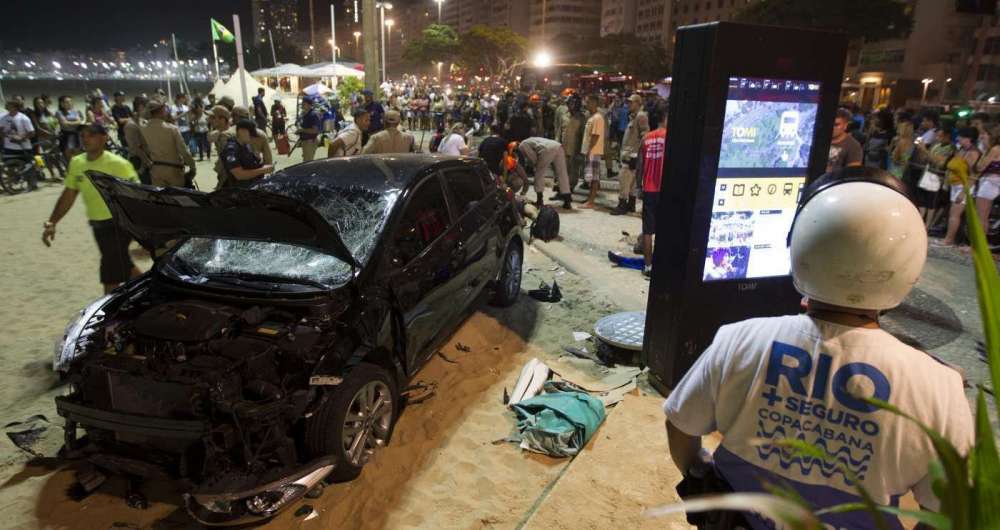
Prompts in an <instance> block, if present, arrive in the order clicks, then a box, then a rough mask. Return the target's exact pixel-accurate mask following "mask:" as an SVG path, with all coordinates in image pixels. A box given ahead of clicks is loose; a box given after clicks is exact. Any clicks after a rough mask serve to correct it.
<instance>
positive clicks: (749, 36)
mask: <svg viewBox="0 0 1000 530" xmlns="http://www.w3.org/2000/svg"><path fill="white" fill-rule="evenodd" d="M675 50H676V52H675V58H674V70H673V71H674V74H673V83H672V87H671V94H670V110H669V112H670V118H669V123H668V133H667V138H668V140H667V158H666V161H665V162H664V163H665V166H664V177H663V186H662V189H661V192H660V195H661V197H660V202H659V210H658V211H657V213H656V215H657V223H656V227H657V231H656V239H655V249H654V255H653V275H652V279H651V285H650V291H649V301H648V305H647V309H646V327H645V337H644V343H643V361H644V364H645V365H646V366H648V367H649V369H650V376H651V377H650V379H651V382H652V383H653V385H654V386H656V387H657V388H658V389H659V390H660V391H661V392H664V393H666V392H668V391H669V390H670V389H671V388H673V387H674V386H676V384H677V383H678V382H679V381H680V379H681V378H682V377H683V376H684V374H685V373H686V372H687V370H688V369H689V368H690V367H691V365H692V364H693V363H694V361H695V360H696V359H697V357H698V356H699V355H700V354H701V352H702V351H703V350H704V349H705V348H706V347H707V346H708V345H709V344H710V343H711V340H712V337H713V336H714V335H715V331H716V330H717V329H718V328H719V327H720V326H721V325H723V324H726V323H731V322H737V321H740V320H744V319H747V318H753V317H763V316H773V315H782V314H792V313H795V312H796V311H798V309H799V305H800V300H801V297H800V296H799V295H798V294H797V293H796V292H795V289H794V287H793V285H792V281H791V276H790V274H789V273H790V255H789V250H788V247H787V236H788V231H789V228H790V227H791V224H792V220H793V219H794V216H795V209H796V207H797V204H798V199H799V196H800V194H801V192H802V189H803V187H804V186H805V185H806V183H807V182H809V181H811V180H812V179H815V178H816V177H818V176H819V175H821V174H822V173H823V172H824V170H825V168H826V160H827V154H828V152H829V145H830V136H831V134H832V128H833V117H834V114H835V113H836V107H837V101H838V97H839V92H840V81H841V79H842V78H841V76H842V75H843V66H844V59H845V54H846V39H845V37H843V36H842V35H839V34H833V33H827V32H817V31H807V30H797V29H785V28H773V27H761V26H751V25H745V24H733V23H727V22H718V23H712V24H705V25H700V26H689V27H684V28H681V29H680V30H678V32H677V41H676V48H675Z"/></svg>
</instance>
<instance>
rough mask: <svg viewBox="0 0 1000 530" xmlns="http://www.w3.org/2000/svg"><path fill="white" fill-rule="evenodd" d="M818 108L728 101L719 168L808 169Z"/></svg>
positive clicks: (772, 102) (767, 102)
mask: <svg viewBox="0 0 1000 530" xmlns="http://www.w3.org/2000/svg"><path fill="white" fill-rule="evenodd" d="M816 108H817V105H816V104H815V103H795V102H790V101H747V100H729V101H727V102H726V117H725V124H724V125H723V129H722V131H723V132H722V148H721V149H720V153H719V167H720V168H781V167H787V168H793V167H808V166H809V152H810V150H811V148H812V136H813V128H814V127H815V125H816Z"/></svg>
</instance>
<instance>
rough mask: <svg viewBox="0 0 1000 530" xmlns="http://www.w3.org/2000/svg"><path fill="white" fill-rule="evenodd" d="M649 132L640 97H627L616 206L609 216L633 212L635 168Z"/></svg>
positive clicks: (634, 95) (647, 117)
mask: <svg viewBox="0 0 1000 530" xmlns="http://www.w3.org/2000/svg"><path fill="white" fill-rule="evenodd" d="M648 132H649V116H648V115H647V114H646V111H644V110H642V96H640V95H639V94H632V95H631V96H629V97H628V125H626V126H625V132H624V133H623V134H622V140H621V163H622V167H621V172H620V173H619V174H618V175H619V176H618V206H616V207H615V208H614V209H613V210H611V215H624V214H626V213H632V212H635V190H636V186H635V166H636V163H637V162H638V160H639V149H640V148H641V147H642V138H643V137H644V136H646V133H648Z"/></svg>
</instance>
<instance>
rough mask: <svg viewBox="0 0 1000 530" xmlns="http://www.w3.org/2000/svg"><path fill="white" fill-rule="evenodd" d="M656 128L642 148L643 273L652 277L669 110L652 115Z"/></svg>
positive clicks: (662, 110)
mask: <svg viewBox="0 0 1000 530" xmlns="http://www.w3.org/2000/svg"><path fill="white" fill-rule="evenodd" d="M649 122H650V123H654V124H656V129H654V130H652V131H649V132H648V133H646V136H644V137H643V139H642V146H641V147H640V148H639V158H640V159H641V162H640V164H641V166H642V173H641V176H642V255H643V258H645V262H646V263H645V265H644V266H643V267H642V273H643V274H644V275H646V276H649V275H650V273H651V272H652V270H653V234H654V233H656V209H657V203H658V202H659V199H660V181H661V180H662V179H663V161H664V160H665V159H666V154H667V109H665V108H662V107H661V108H657V109H656V110H654V111H653V112H652V113H650V116H649Z"/></svg>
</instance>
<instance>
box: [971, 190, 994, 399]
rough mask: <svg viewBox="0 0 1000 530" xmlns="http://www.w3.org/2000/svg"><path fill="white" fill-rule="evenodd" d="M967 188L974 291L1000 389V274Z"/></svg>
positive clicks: (988, 353) (992, 370)
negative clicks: (974, 272) (977, 294)
mask: <svg viewBox="0 0 1000 530" xmlns="http://www.w3.org/2000/svg"><path fill="white" fill-rule="evenodd" d="M966 184H968V183H966ZM969 188H970V186H968V185H966V186H965V224H966V227H967V229H968V234H969V244H970V245H972V265H973V267H974V268H975V270H976V291H977V292H978V293H979V296H978V297H977V298H978V300H979V313H980V316H981V317H982V320H983V336H984V337H985V339H986V357H987V359H988V361H987V363H988V364H989V367H990V379H991V381H992V385H993V390H994V391H996V389H998V388H1000V275H998V273H997V266H996V263H995V262H994V261H993V255H992V254H991V253H990V246H989V244H988V243H987V242H986V234H985V233H984V232H983V225H982V222H981V221H980V219H979V214H978V213H976V208H975V203H976V201H975V199H974V198H973V197H972V191H971V190H970V189H969ZM994 412H998V411H996V410H994Z"/></svg>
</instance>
